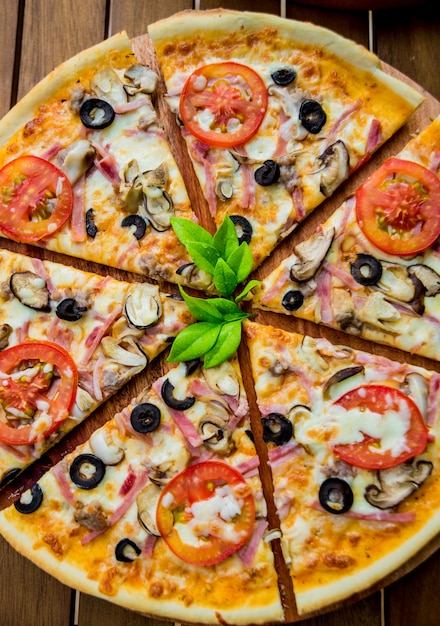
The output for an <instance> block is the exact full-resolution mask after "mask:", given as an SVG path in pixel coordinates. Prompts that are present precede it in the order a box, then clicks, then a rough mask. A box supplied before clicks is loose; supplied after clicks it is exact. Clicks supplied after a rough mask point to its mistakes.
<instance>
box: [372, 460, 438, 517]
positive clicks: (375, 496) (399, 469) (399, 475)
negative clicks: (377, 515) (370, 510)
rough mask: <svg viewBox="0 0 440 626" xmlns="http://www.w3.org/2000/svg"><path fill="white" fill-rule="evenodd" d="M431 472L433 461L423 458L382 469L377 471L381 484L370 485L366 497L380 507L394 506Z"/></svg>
mask: <svg viewBox="0 0 440 626" xmlns="http://www.w3.org/2000/svg"><path fill="white" fill-rule="evenodd" d="M431 472H432V463H431V462H430V461H423V460H422V461H417V462H414V463H412V464H411V463H402V464H400V465H397V466H396V467H390V468H388V469H384V470H380V471H378V472H377V478H378V480H379V484H380V486H377V485H374V484H373V485H368V487H367V488H366V489H365V494H364V495H365V499H366V500H367V502H368V503H369V504H371V505H372V506H375V507H377V508H379V509H391V508H394V507H396V506H397V505H398V504H399V503H400V502H402V501H403V500H405V499H406V498H407V497H408V496H410V495H411V494H412V493H414V491H416V490H417V489H418V488H419V487H420V485H422V483H423V482H424V481H425V480H426V479H427V478H428V476H429V475H430V474H431Z"/></svg>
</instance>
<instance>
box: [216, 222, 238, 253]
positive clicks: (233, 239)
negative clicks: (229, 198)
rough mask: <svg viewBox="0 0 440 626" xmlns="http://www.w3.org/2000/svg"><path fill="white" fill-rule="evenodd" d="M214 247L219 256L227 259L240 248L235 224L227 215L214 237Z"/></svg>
mask: <svg viewBox="0 0 440 626" xmlns="http://www.w3.org/2000/svg"><path fill="white" fill-rule="evenodd" d="M214 246H215V247H216V248H217V251H218V253H219V255H220V256H221V257H222V258H223V259H224V260H225V261H226V259H227V258H228V257H229V256H230V255H231V254H232V253H233V252H234V250H236V249H237V248H238V235H237V231H236V229H235V226H234V222H233V221H232V220H231V218H230V217H229V216H228V215H226V216H225V217H224V219H223V222H222V223H221V224H220V226H219V228H218V230H217V232H216V233H215V235H214Z"/></svg>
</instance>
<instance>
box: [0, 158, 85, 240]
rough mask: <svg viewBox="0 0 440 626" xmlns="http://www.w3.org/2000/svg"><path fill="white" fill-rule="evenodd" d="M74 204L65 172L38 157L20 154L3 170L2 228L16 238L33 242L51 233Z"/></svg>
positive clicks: (0, 189)
mask: <svg viewBox="0 0 440 626" xmlns="http://www.w3.org/2000/svg"><path fill="white" fill-rule="evenodd" d="M72 205H73V192H72V186H71V184H70V182H69V179H68V178H67V176H66V174H64V172H62V171H61V170H59V169H58V168H57V167H55V165H52V163H49V162H48V161H45V160H44V159H40V158H39V157H36V156H21V157H18V158H17V159H15V160H14V161H11V162H10V163H7V164H6V165H5V166H4V167H3V168H2V169H1V170H0V229H1V230H2V231H3V232H4V233H5V235H7V236H8V237H10V238H11V239H14V240H15V241H20V242H24V243H32V242H35V241H39V240H40V239H43V238H44V237H47V236H49V235H52V234H53V233H54V232H56V231H57V230H59V229H60V228H61V226H62V225H63V224H64V223H65V222H66V221H67V220H68V218H69V216H70V214H71V212H72Z"/></svg>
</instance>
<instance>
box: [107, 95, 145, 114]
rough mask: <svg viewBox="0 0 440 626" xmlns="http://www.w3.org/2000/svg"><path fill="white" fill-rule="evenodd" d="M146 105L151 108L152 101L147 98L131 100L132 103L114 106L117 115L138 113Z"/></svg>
mask: <svg viewBox="0 0 440 626" xmlns="http://www.w3.org/2000/svg"><path fill="white" fill-rule="evenodd" d="M144 105H146V106H150V99H149V98H148V97H147V96H145V97H144V98H137V99H135V100H131V101H130V102H123V103H118V104H115V105H114V106H113V110H114V112H115V113H118V114H121V113H129V112H130V111H137V110H138V109H140V108H141V107H143V106H144Z"/></svg>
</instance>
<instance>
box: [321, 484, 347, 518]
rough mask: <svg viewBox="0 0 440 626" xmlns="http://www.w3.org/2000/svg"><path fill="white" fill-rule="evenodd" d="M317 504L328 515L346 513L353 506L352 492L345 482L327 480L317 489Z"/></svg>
mask: <svg viewBox="0 0 440 626" xmlns="http://www.w3.org/2000/svg"><path fill="white" fill-rule="evenodd" d="M319 502H320V503H321V506H322V507H323V508H324V509H325V510H326V511H328V512H329V513H335V514H336V515H339V514H341V513H346V512H347V511H348V510H349V509H351V506H352V504H353V492H352V490H351V487H350V485H349V484H348V483H347V482H346V481H345V480H342V479H341V478H327V480H324V482H323V483H322V485H321V487H320V488H319Z"/></svg>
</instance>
